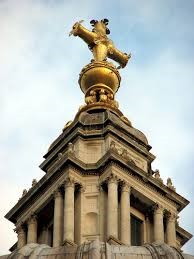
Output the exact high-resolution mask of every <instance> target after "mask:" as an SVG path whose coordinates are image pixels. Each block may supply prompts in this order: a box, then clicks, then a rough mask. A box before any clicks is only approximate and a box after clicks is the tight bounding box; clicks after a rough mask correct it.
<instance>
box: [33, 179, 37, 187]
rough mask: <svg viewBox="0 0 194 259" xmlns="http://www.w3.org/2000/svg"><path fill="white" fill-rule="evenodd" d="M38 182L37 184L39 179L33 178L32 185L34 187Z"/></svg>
mask: <svg viewBox="0 0 194 259" xmlns="http://www.w3.org/2000/svg"><path fill="white" fill-rule="evenodd" d="M36 184H37V180H36V179H33V180H32V187H34V186H35V185H36Z"/></svg>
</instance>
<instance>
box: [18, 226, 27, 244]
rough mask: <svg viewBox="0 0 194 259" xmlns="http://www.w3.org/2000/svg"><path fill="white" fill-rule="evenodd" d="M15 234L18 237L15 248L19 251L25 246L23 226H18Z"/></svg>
mask: <svg viewBox="0 0 194 259" xmlns="http://www.w3.org/2000/svg"><path fill="white" fill-rule="evenodd" d="M16 232H17V235H18V243H17V248H18V249H20V248H22V247H23V246H25V245H26V230H25V228H24V226H22V225H20V226H18V227H17V228H16Z"/></svg>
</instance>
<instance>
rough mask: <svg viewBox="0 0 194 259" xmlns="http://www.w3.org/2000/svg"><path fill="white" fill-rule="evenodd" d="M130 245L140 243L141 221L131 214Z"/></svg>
mask: <svg viewBox="0 0 194 259" xmlns="http://www.w3.org/2000/svg"><path fill="white" fill-rule="evenodd" d="M131 245H132V246H140V245H142V221H141V220H140V219H138V218H137V217H135V216H133V215H131Z"/></svg>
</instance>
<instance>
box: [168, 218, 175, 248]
mask: <svg viewBox="0 0 194 259" xmlns="http://www.w3.org/2000/svg"><path fill="white" fill-rule="evenodd" d="M166 242H167V244H168V245H169V246H173V247H176V214H175V213H169V214H168V215H167V223H166Z"/></svg>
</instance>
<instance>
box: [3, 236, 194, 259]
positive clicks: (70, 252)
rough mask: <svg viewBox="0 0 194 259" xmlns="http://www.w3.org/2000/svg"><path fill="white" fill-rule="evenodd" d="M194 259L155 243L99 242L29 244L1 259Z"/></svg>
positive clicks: (163, 244)
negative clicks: (66, 244) (51, 245)
mask: <svg viewBox="0 0 194 259" xmlns="http://www.w3.org/2000/svg"><path fill="white" fill-rule="evenodd" d="M8 258H9V259H10V258H11V259H38V258H39V259H66V258H68V259H85V258H87V259H88V258H91V259H100V258H107V259H112V258H114V259H121V258H125V259H152V258H153V259H182V258H184V259H193V258H194V256H191V255H187V254H182V253H180V252H179V251H178V250H176V249H174V248H172V247H170V246H168V245H167V244H165V243H153V244H147V245H145V246H121V245H109V244H108V243H104V242H99V240H95V241H92V242H90V243H84V244H82V245H80V246H79V247H64V246H63V247H62V246H60V247H56V248H51V247H49V246H47V245H38V244H28V245H26V246H24V247H23V248H21V249H19V250H18V249H17V250H15V252H13V253H12V254H10V255H5V256H0V259H8Z"/></svg>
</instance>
